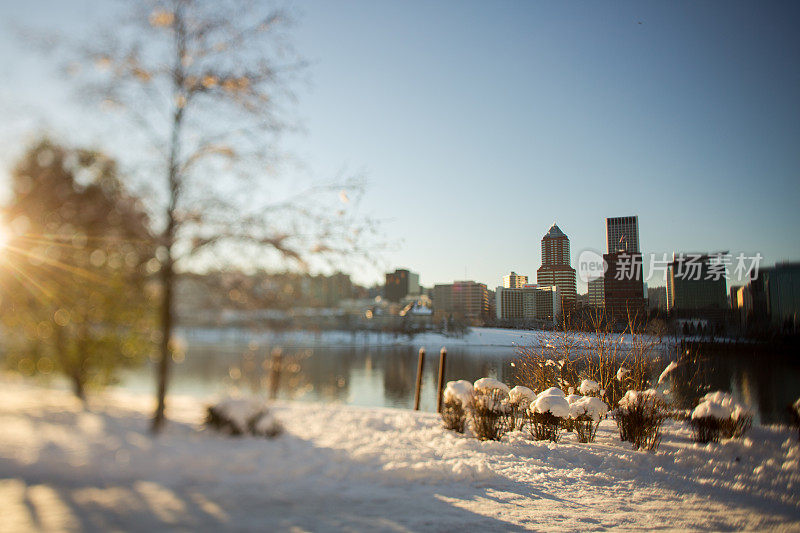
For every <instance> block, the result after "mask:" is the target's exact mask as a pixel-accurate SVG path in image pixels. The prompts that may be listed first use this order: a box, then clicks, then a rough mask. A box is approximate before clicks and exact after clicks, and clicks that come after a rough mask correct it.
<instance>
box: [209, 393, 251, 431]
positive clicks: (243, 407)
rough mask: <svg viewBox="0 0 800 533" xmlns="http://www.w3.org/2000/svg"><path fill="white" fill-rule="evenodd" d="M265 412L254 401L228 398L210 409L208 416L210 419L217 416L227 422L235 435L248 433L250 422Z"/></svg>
mask: <svg viewBox="0 0 800 533" xmlns="http://www.w3.org/2000/svg"><path fill="white" fill-rule="evenodd" d="M264 410H265V409H264V406H263V405H262V404H260V403H259V402H256V401H254V400H248V399H244V398H226V399H224V400H222V401H220V402H217V403H216V404H215V405H212V406H211V407H209V408H208V414H209V419H211V418H212V417H214V416H216V417H218V418H219V419H220V420H223V421H227V422H228V424H229V425H230V429H231V430H232V431H233V432H234V433H239V434H241V433H245V432H247V429H248V424H249V422H250V421H251V420H253V419H254V418H255V417H256V416H257V415H260V414H261V413H262V412H264ZM209 421H210V420H209Z"/></svg>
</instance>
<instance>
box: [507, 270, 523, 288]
mask: <svg viewBox="0 0 800 533" xmlns="http://www.w3.org/2000/svg"><path fill="white" fill-rule="evenodd" d="M527 284H528V276H521V275H519V274H517V273H516V272H513V271H512V272H511V274H509V275H508V276H503V288H504V289H521V288H522V287H524V286H525V285H527Z"/></svg>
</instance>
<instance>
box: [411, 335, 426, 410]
mask: <svg viewBox="0 0 800 533" xmlns="http://www.w3.org/2000/svg"><path fill="white" fill-rule="evenodd" d="M423 366H425V348H420V349H419V362H418V363H417V388H416V390H415V391H414V410H415V411H419V393H420V391H421V390H422V367H423Z"/></svg>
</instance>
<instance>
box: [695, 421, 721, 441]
mask: <svg viewBox="0 0 800 533" xmlns="http://www.w3.org/2000/svg"><path fill="white" fill-rule="evenodd" d="M689 424H690V425H691V427H692V438H693V439H694V441H695V442H700V443H702V444H705V443H707V442H719V438H720V434H721V432H722V420H720V419H719V418H716V417H713V416H704V417H702V418H693V419H691V420H690V422H689Z"/></svg>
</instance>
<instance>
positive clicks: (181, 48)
mask: <svg viewBox="0 0 800 533" xmlns="http://www.w3.org/2000/svg"><path fill="white" fill-rule="evenodd" d="M174 27H175V45H176V46H175V52H176V53H175V66H174V74H173V83H174V86H173V88H174V91H175V94H176V95H177V96H178V98H176V104H175V106H176V107H175V109H174V112H173V115H172V131H171V135H170V145H169V165H168V168H167V185H168V187H169V202H168V204H167V209H166V213H165V214H166V219H167V220H166V227H165V228H164V233H163V236H162V243H161V244H162V246H163V252H164V256H165V257H164V262H163V264H162V265H161V290H162V299H161V343H160V359H159V362H158V374H157V376H158V377H157V380H158V384H157V389H156V412H155V415H154V416H153V424H152V426H151V430H152V432H153V433H158V432H160V431H161V429H162V428H163V427H164V422H165V421H166V413H165V411H166V396H167V385H168V384H169V369H170V363H171V361H172V352H171V350H170V340H171V338H172V328H173V326H174V320H173V319H174V317H173V299H174V295H173V289H174V287H173V285H174V281H175V262H174V258H173V249H172V247H173V245H174V244H175V234H176V231H177V227H178V221H177V220H176V217H175V213H176V210H177V208H178V200H179V196H180V192H181V176H180V171H179V165H180V163H179V161H180V153H181V146H180V140H181V125H182V124H183V112H184V106H185V105H186V95H185V93H184V81H185V72H184V68H183V60H184V58H185V57H186V39H185V37H186V28H185V26H184V20H183V15H182V12H181V9H180V6H179V7H178V8H177V9H176V11H175V25H174Z"/></svg>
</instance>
